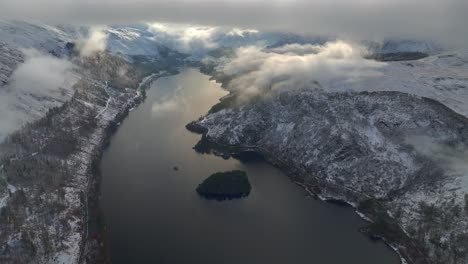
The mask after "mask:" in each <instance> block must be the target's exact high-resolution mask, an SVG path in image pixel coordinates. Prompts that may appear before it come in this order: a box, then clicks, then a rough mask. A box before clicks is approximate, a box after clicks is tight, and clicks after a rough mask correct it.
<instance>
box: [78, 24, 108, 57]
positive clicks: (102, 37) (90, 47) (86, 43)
mask: <svg viewBox="0 0 468 264" xmlns="http://www.w3.org/2000/svg"><path fill="white" fill-rule="evenodd" d="M107 37H108V34H107V33H106V32H105V28H104V27H91V28H90V30H89V33H88V36H87V37H84V38H81V39H79V40H78V41H77V48H78V51H79V53H80V56H82V57H89V56H92V55H93V54H94V53H97V52H102V51H105V50H106V46H107Z"/></svg>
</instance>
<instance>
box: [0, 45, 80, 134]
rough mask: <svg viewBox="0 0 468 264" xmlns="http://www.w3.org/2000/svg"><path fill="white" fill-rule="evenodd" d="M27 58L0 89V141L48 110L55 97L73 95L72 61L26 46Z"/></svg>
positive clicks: (57, 98)
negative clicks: (8, 81) (28, 48)
mask: <svg viewBox="0 0 468 264" xmlns="http://www.w3.org/2000/svg"><path fill="white" fill-rule="evenodd" d="M24 52H25V53H26V60H25V62H24V63H23V64H21V65H20V66H19V67H18V68H17V69H16V70H15V71H14V72H13V75H12V76H11V81H10V83H9V84H7V86H4V87H1V89H0V120H1V122H0V141H2V140H3V139H4V137H5V136H6V135H7V134H9V133H11V132H12V131H14V130H16V129H18V128H20V127H21V125H23V124H24V123H25V122H27V121H31V120H34V119H37V118H39V117H41V116H42V115H44V114H45V112H46V110H47V108H48V107H51V106H54V104H55V105H57V103H55V102H54V101H55V100H59V101H60V100H63V99H64V98H66V97H68V96H70V94H71V91H70V89H71V87H72V86H73V84H74V80H75V78H74V77H73V75H72V73H71V70H72V69H73V65H72V64H71V63H70V62H69V61H67V60H63V59H58V58H55V57H52V56H50V55H44V54H41V53H38V52H37V51H33V50H26V51H24Z"/></svg>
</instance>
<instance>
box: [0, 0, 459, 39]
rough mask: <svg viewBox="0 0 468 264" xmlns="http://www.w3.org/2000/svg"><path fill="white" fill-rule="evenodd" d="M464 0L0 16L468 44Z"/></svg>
mask: <svg viewBox="0 0 468 264" xmlns="http://www.w3.org/2000/svg"><path fill="white" fill-rule="evenodd" d="M466 10H468V1H466V0H443V1H442V0H410V1H408V0H391V1H390V0H315V1H312V0H291V1H289V0H268V1H267V0H251V1H247V0H216V1H215V0H171V1H169V0H100V1H82V0H43V1H37V0H2V3H1V8H0V17H5V18H14V19H36V20H43V21H45V22H49V23H76V24H116V23H117V24H122V23H134V22H140V21H163V22H173V23H185V24H202V25H211V26H228V27H241V28H256V29H259V30H282V31H289V32H296V33H312V34H319V35H336V36H338V37H341V38H347V39H348V38H359V39H369V40H380V39H381V38H383V37H386V38H396V37H401V38H409V39H415V38H428V39H432V40H436V41H444V42H446V43H450V44H458V45H461V46H466V43H467V41H468V34H467V33H468V29H467V27H466V25H467V23H468V17H467V16H466Z"/></svg>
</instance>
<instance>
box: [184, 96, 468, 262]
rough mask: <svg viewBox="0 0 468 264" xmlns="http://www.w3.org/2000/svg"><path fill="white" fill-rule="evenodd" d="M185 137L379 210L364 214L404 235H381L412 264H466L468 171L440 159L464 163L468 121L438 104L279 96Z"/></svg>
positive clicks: (206, 120)
mask: <svg viewBox="0 0 468 264" xmlns="http://www.w3.org/2000/svg"><path fill="white" fill-rule="evenodd" d="M189 127H192V128H193V127H195V128H196V130H197V131H203V132H204V137H203V140H202V142H201V143H200V144H199V147H200V145H205V146H206V145H208V146H211V147H212V148H214V149H215V150H216V151H221V152H237V151H239V150H249V149H250V150H255V151H258V152H260V153H262V154H263V155H265V156H266V157H267V158H268V160H269V161H271V162H272V163H275V164H278V165H279V166H280V167H283V169H286V170H290V171H291V172H293V173H292V177H293V178H294V180H295V181H299V182H302V183H303V184H305V186H307V187H308V188H309V189H311V190H313V191H315V192H316V193H318V194H319V195H321V196H322V197H325V198H330V199H342V200H346V201H350V202H352V203H354V204H356V205H358V204H365V203H366V202H367V203H373V202H377V203H379V204H380V205H381V206H382V208H381V209H380V210H378V208H377V207H376V206H371V207H370V208H372V209H369V208H367V210H364V209H365V207H363V210H364V211H365V212H366V213H367V214H368V215H369V216H370V217H371V218H372V219H373V220H375V221H378V220H379V219H391V221H390V220H389V223H390V224H397V225H398V226H400V227H401V228H398V230H401V231H394V232H390V234H389V232H384V234H383V235H385V237H386V238H387V239H389V242H390V243H393V244H394V246H395V247H398V249H399V250H400V252H401V253H402V254H403V255H404V256H405V257H406V258H407V259H408V260H409V261H410V263H447V264H448V263H466V262H467V261H468V255H467V253H468V244H467V243H465V241H466V240H467V239H468V233H467V231H466V230H468V221H467V218H466V215H468V206H467V205H468V201H467V200H466V198H465V196H466V195H467V194H468V170H465V169H463V167H461V169H460V168H457V169H456V170H455V169H454V168H453V166H450V164H451V163H452V162H453V163H455V162H458V159H457V158H458V155H454V156H453V157H450V156H449V157H447V158H446V159H447V160H440V159H438V156H437V155H438V152H437V150H439V149H446V151H447V152H448V153H461V154H460V155H466V154H467V153H468V148H467V146H468V119H466V118H465V117H463V116H460V115H458V114H456V113H454V112H453V111H451V110H450V109H448V108H447V107H445V106H444V105H442V104H440V103H438V102H436V101H434V100H431V99H426V98H419V97H416V96H411V95H407V94H402V93H397V92H373V93H368V92H362V93H324V92H320V91H311V90H304V91H290V92H280V93H279V94H277V95H273V96H272V98H271V99H265V100H259V101H251V102H250V103H246V104H245V105H242V106H240V107H234V108H227V109H223V110H220V111H218V112H214V113H211V114H208V115H207V116H205V117H203V118H202V119H200V120H199V121H197V122H195V123H194V124H192V125H191V126H189ZM424 144H426V145H429V144H431V146H433V148H431V149H429V150H427V149H425V148H423V147H422V146H425V145H424ZM460 159H461V160H463V157H462V158H460ZM455 187H458V188H455ZM427 208H432V209H433V210H434V211H435V212H437V213H435V214H434V215H428V214H430V212H428V211H427V210H428V209H427ZM432 209H430V210H432ZM443 219H446V220H443ZM447 219H450V221H447ZM385 221H386V220H385ZM398 232H400V233H398ZM392 234H393V236H392ZM394 234H400V235H398V236H395V235H394ZM414 245H416V246H414ZM421 252H422V253H423V254H421ZM426 258H427V259H426Z"/></svg>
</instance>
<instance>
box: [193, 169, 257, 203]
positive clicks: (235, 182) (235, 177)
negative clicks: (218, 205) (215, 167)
mask: <svg viewBox="0 0 468 264" xmlns="http://www.w3.org/2000/svg"><path fill="white" fill-rule="evenodd" d="M251 189H252V187H251V186H250V182H249V179H248V178H247V173H245V171H240V170H234V171H226V172H217V173H214V174H212V175H211V176H210V177H208V178H207V179H206V180H204V181H203V182H202V183H201V184H200V185H198V187H197V193H198V194H199V195H201V196H203V197H205V198H207V199H215V200H226V199H235V198H242V197H246V196H247V195H249V193H250V190H251Z"/></svg>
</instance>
